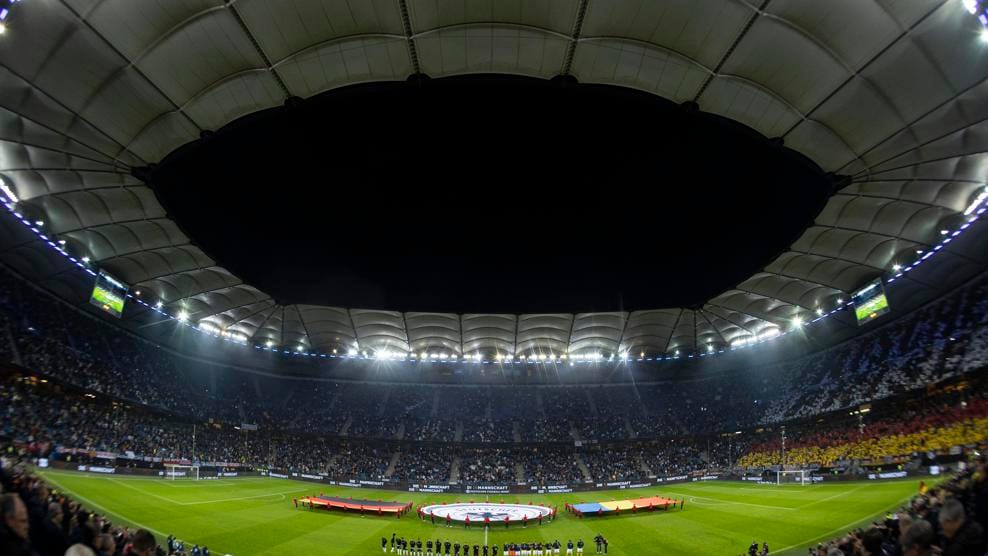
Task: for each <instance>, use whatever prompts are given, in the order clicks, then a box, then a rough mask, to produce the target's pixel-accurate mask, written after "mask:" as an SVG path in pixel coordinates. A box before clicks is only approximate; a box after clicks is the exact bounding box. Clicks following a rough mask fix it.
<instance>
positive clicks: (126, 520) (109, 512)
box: [44, 473, 168, 538]
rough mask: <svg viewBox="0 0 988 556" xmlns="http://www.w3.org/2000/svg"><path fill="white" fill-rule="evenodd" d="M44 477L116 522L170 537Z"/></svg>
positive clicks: (50, 477) (52, 478) (48, 476)
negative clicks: (111, 517)
mask: <svg viewBox="0 0 988 556" xmlns="http://www.w3.org/2000/svg"><path fill="white" fill-rule="evenodd" d="M44 477H45V480H46V481H48V482H50V483H52V484H53V485H55V486H57V487H58V488H60V489H61V490H62V491H64V492H66V493H68V494H69V496H71V497H72V498H75V499H76V500H79V501H82V502H84V503H86V504H87V505H88V506H90V507H92V508H96V509H98V510H102V511H103V513H104V514H106V515H109V516H113V517H114V518H116V519H115V521H122V522H124V523H129V524H131V525H135V526H137V527H139V528H141V529H147V530H148V531H151V532H152V533H155V534H157V535H158V536H160V537H161V538H166V537H168V535H167V534H166V533H162V532H161V531H159V530H157V529H155V528H153V527H149V526H147V525H144V524H143V523H138V522H136V521H134V520H133V519H130V518H128V517H124V516H122V515H120V514H118V513H117V512H114V511H112V510H110V509H107V508H106V507H105V506H102V505H100V504H97V503H96V502H93V501H92V500H90V499H89V498H86V497H85V496H83V495H81V494H79V493H78V492H76V491H74V490H72V489H71V488H68V487H65V486H63V485H62V484H61V483H59V482H58V481H57V480H55V478H54V477H52V476H51V475H49V474H47V473H46V474H45V475H44Z"/></svg>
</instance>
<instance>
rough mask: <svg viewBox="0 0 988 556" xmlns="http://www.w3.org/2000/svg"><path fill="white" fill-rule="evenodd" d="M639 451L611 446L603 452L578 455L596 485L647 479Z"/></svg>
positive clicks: (595, 451)
mask: <svg viewBox="0 0 988 556" xmlns="http://www.w3.org/2000/svg"><path fill="white" fill-rule="evenodd" d="M638 452H639V449H638V448H636V447H634V446H630V445H625V446H611V447H609V448H607V449H604V450H589V451H587V452H584V453H582V454H580V457H581V458H583V463H584V464H585V465H586V466H587V470H588V471H589V472H590V478H591V479H592V480H594V481H596V482H598V483H607V482H619V481H641V480H644V479H647V478H648V473H646V472H645V470H644V468H643V467H642V464H641V458H640V457H639V454H638Z"/></svg>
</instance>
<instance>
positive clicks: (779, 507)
mask: <svg viewBox="0 0 988 556" xmlns="http://www.w3.org/2000/svg"><path fill="white" fill-rule="evenodd" d="M665 492H668V493H669V494H674V495H676V496H689V497H691V498H694V499H696V498H700V499H701V500H711V501H713V502H719V503H721V504H737V505H740V506H751V507H753V508H766V509H769V510H785V511H787V512H791V511H794V510H797V509H798V508H786V507H783V506H769V505H767V504H752V503H750V502H735V501H733V500H722V499H720V498H707V497H706V496H696V495H695V494H684V493H682V492H672V491H669V490H667V491H665ZM691 501H692V500H691Z"/></svg>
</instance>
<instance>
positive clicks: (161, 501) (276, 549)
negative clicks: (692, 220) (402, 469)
mask: <svg viewBox="0 0 988 556" xmlns="http://www.w3.org/2000/svg"><path fill="white" fill-rule="evenodd" d="M42 474H43V475H44V476H45V477H46V478H47V479H48V481H49V482H50V483H51V484H52V485H53V486H54V487H55V488H57V489H59V490H61V491H64V492H66V493H68V494H70V495H72V496H74V497H75V498H76V499H78V500H79V501H81V502H83V503H84V504H88V505H89V506H90V508H92V509H94V510H95V511H98V512H102V513H106V514H108V515H109V516H110V517H111V519H113V520H114V521H116V522H117V523H126V524H129V525H131V526H136V527H144V528H147V529H150V530H152V531H153V532H154V533H155V534H157V535H159V539H163V538H164V536H165V535H166V534H173V535H176V536H178V537H179V538H181V539H183V540H185V541H186V543H188V544H189V546H191V543H192V542H194V543H198V544H200V545H201V544H205V545H208V546H209V547H210V550H211V551H212V552H213V553H214V554H225V553H229V554H234V555H235V556H244V555H249V554H374V553H379V550H380V539H381V537H382V536H387V537H389V538H390V536H391V533H392V532H397V533H398V534H399V535H403V536H405V537H406V538H418V539H422V540H423V541H425V540H426V539H427V538H432V539H436V538H441V539H443V540H445V539H450V540H451V541H459V542H460V543H464V542H469V543H470V544H475V543H476V544H482V543H483V542H484V535H485V533H484V531H483V530H482V529H475V530H471V531H466V530H464V529H462V528H452V529H448V528H446V527H445V526H438V525H437V526H433V525H431V524H430V523H428V522H420V521H419V520H418V519H417V518H416V517H415V514H414V513H413V514H411V515H407V516H405V517H403V518H402V519H400V520H399V519H396V518H394V517H391V518H389V517H376V516H367V517H360V516H355V515H353V514H343V513H341V512H337V511H308V510H296V509H295V508H294V507H293V505H292V498H293V497H297V496H302V495H306V494H318V493H325V494H327V495H339V496H347V497H350V496H352V497H355V498H368V499H379V500H401V501H409V502H413V503H415V505H416V506H418V505H419V504H422V503H429V502H453V501H469V500H471V499H473V500H481V499H482V497H481V496H480V495H453V494H413V493H409V492H397V491H385V490H370V489H349V488H343V487H336V488H332V487H327V486H322V485H318V484H314V483H302V482H296V481H290V480H284V479H271V478H264V477H256V478H253V477H252V478H246V477H244V478H233V479H224V480H219V481H188V480H177V481H170V480H164V479H157V478H138V477H123V476H106V475H95V474H85V473H75V472H65V471H54V470H45V471H42ZM919 480H920V478H916V479H908V480H901V481H888V482H874V481H867V482H850V483H830V484H821V485H813V486H805V487H803V486H781V487H780V486H774V485H757V484H745V483H735V482H717V481H713V482H706V483H684V484H678V485H670V486H668V487H655V488H648V489H636V490H630V491H629V490H623V491H607V492H586V493H574V494H559V495H541V496H536V495H533V496H527V495H509V496H503V497H502V496H492V497H491V498H490V500H491V501H502V500H503V501H505V502H523V503H525V502H528V501H533V502H535V503H540V502H542V503H546V504H547V505H558V506H559V507H560V517H559V518H558V519H557V520H556V522H555V523H548V524H546V525H544V526H542V527H541V528H540V527H538V526H534V525H533V526H530V527H528V528H527V529H522V528H520V527H519V528H515V527H514V526H513V527H512V529H510V530H508V531H505V530H504V529H503V527H494V528H492V529H491V531H490V532H489V533H488V534H487V535H488V536H487V538H488V542H490V543H495V542H497V543H504V542H525V541H529V542H531V541H536V542H537V541H538V540H540V539H548V540H553V539H559V540H560V542H562V543H564V545H565V542H566V540H567V539H570V538H572V539H573V541H574V542H575V541H576V539H577V538H583V540H584V541H585V542H587V543H588V549H587V551H586V554H591V553H592V551H593V546H592V539H593V537H594V535H595V534H597V533H603V534H604V535H605V536H606V537H607V538H608V539H609V540H610V542H611V544H610V554H614V555H622V554H636V555H640V554H724V555H736V554H741V553H742V552H745V550H746V548H747V546H748V544H750V543H751V541H752V540H757V541H759V542H762V541H768V543H769V547H770V548H771V549H772V553H773V554H783V553H787V554H805V552H806V548H805V547H806V546H808V545H811V544H816V543H817V542H819V541H822V540H826V539H830V538H832V537H835V536H838V535H840V534H842V533H843V532H845V531H847V530H849V529H851V528H853V527H855V526H858V525H860V524H862V523H867V522H868V521H870V520H872V519H874V518H875V517H876V516H879V515H881V514H883V513H884V512H885V511H886V510H888V509H891V508H894V507H896V506H898V505H899V504H900V503H902V502H903V501H904V500H906V499H907V498H909V497H910V496H912V495H913V494H914V493H915V492H916V491H917V486H918V483H919ZM653 494H659V495H665V496H668V497H671V498H683V497H685V498H686V507H685V509H684V510H682V511H679V510H676V511H669V512H668V513H666V512H661V511H660V512H655V513H639V514H635V515H632V514H626V513H622V515H620V516H609V517H603V518H585V519H582V520H581V519H577V518H575V517H572V516H571V515H569V514H564V513H563V511H562V506H563V504H564V503H566V502H570V503H577V502H588V501H595V500H596V501H599V500H622V499H626V498H636V497H639V496H645V495H653ZM563 553H564V554H565V550H563Z"/></svg>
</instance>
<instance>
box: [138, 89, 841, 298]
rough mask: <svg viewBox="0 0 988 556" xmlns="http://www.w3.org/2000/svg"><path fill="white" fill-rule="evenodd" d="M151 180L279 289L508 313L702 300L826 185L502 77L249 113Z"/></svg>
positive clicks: (799, 223)
mask: <svg viewBox="0 0 988 556" xmlns="http://www.w3.org/2000/svg"><path fill="white" fill-rule="evenodd" d="M701 109H702V106H701ZM150 181H151V183H152V185H153V187H154V189H155V191H156V192H157V195H158V197H159V199H160V200H161V201H162V203H163V204H164V206H165V207H166V209H167V210H168V212H169V214H170V215H171V216H172V217H173V218H174V219H175V220H176V221H177V222H178V223H179V225H180V226H181V227H182V228H183V230H184V231H185V232H186V233H187V234H188V235H189V236H190V237H191V238H192V241H193V242H194V243H196V244H198V245H199V246H200V247H202V248H203V249H204V250H205V251H206V253H208V254H209V255H210V256H212V257H213V258H214V259H216V260H217V261H218V262H219V264H221V265H223V266H225V267H227V268H229V269H230V270H232V271H233V272H234V273H235V274H237V275H238V276H240V277H241V278H242V279H243V280H244V281H245V282H247V283H249V284H252V285H255V286H257V287H259V288H260V289H262V290H263V291H265V292H267V293H269V294H271V295H272V296H274V297H275V299H277V300H278V301H279V302H281V303H314V304H324V305H336V306H345V307H358V308H375V309H395V310H402V311H406V310H413V311H443V312H510V313H520V312H529V313H531V312H582V311H609V310H636V309H648V308H659V307H674V306H691V305H696V304H700V303H702V302H704V301H705V300H707V299H709V298H710V297H712V296H714V295H716V294H718V293H720V292H722V291H724V290H725V289H729V288H731V287H732V286H734V285H736V284H737V283H739V282H741V281H743V280H744V279H745V278H747V277H749V276H750V275H751V274H752V273H754V272H757V271H758V270H759V269H761V268H762V267H764V266H765V265H766V264H767V263H768V262H770V261H771V260H772V258H774V256H775V255H777V254H778V253H780V252H781V251H783V250H784V249H785V248H786V247H787V246H788V245H790V244H791V243H792V242H793V241H794V240H795V239H796V238H797V237H798V236H799V235H800V233H801V232H802V231H803V230H804V229H805V228H806V227H807V226H808V225H809V224H810V222H811V221H812V219H813V217H814V216H815V215H816V214H817V212H818V211H819V210H820V209H821V208H822V206H823V203H824V201H825V200H826V197H827V196H829V194H830V191H831V186H830V180H829V179H828V177H827V176H826V175H824V174H823V172H822V171H821V170H820V169H819V168H818V167H817V166H816V165H814V164H813V163H812V162H810V161H809V160H808V159H806V158H804V157H802V156H801V155H799V154H797V153H795V152H794V151H791V150H789V149H786V148H783V147H780V146H778V145H777V144H773V143H771V142H769V141H768V140H767V139H765V138H764V137H762V136H761V135H759V134H757V133H755V132H754V131H752V130H750V129H748V128H746V127H744V126H742V125H740V124H737V123H735V122H731V121H729V120H726V119H724V118H721V117H718V116H712V115H709V114H703V113H702V112H700V113H697V112H695V111H690V110H688V109H685V108H683V107H680V106H678V105H676V104H674V103H671V102H669V101H666V100H663V99H660V98H658V97H656V96H654V95H651V94H648V93H643V92H639V91H633V90H630V89H624V88H619V87H613V86H603V85H576V84H574V83H568V84H566V86H561V84H560V83H559V82H549V81H542V80H536V79H530V78H516V77H504V76H485V77H460V78H445V79H438V80H427V81H425V82H424V83H423V82H415V83H412V82H394V83H378V84H368V85H357V86H353V87H347V88H345V89H339V90H335V91H330V92H328V93H324V94H322V95H319V96H317V97H313V98H310V99H306V100H304V101H301V102H300V103H298V104H296V105H293V106H290V107H278V108H274V109H271V110H267V111H263V112H259V113H257V114H253V115H250V116H247V117H244V118H241V119H240V120H238V121H236V122H233V123H232V124H230V125H228V126H226V127H225V128H223V129H221V130H218V131H217V132H216V133H214V134H212V135H211V136H209V137H207V138H205V139H202V140H199V141H195V142H193V143H191V144H189V145H186V146H184V147H182V148H180V149H178V150H177V151H176V152H174V153H172V154H171V155H169V157H167V158H166V159H165V160H164V161H162V163H161V164H160V165H159V166H158V167H156V168H155V169H154V170H153V171H152V172H151V174H150Z"/></svg>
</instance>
